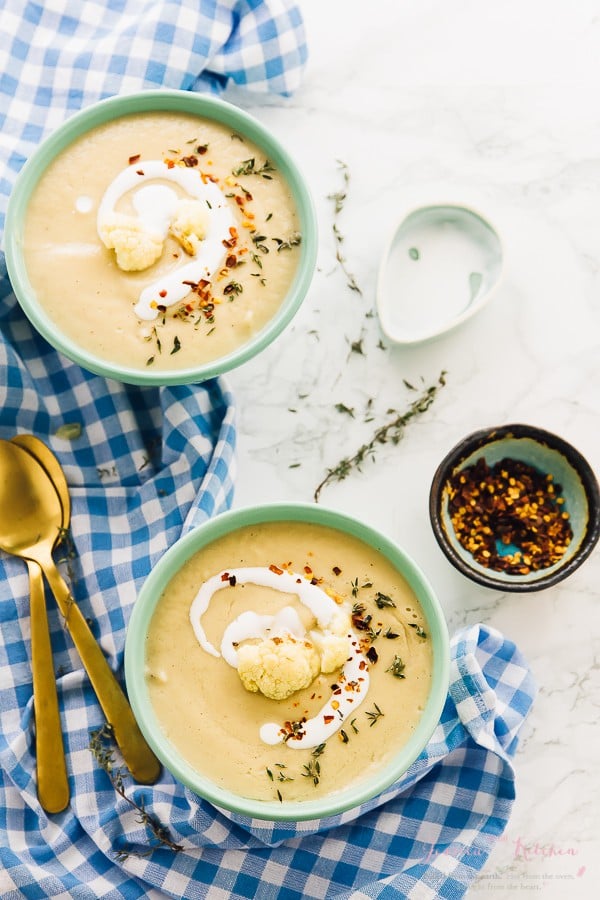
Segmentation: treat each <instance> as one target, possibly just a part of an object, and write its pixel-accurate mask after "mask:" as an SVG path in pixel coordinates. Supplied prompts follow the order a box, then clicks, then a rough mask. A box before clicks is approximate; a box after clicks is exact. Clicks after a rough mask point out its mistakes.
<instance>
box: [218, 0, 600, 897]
mask: <svg viewBox="0 0 600 900" xmlns="http://www.w3.org/2000/svg"><path fill="white" fill-rule="evenodd" d="M301 7H302V9H303V10H304V14H305V17H306V23H307V29H308V37H309V45H310V48H311V59H310V62H309V66H308V69H307V73H306V79H305V82H304V85H303V87H302V88H301V89H300V90H299V91H298V92H297V94H296V95H295V96H294V97H291V98H286V99H282V100H273V99H270V100H266V99H263V98H262V97H261V96H258V95H255V96H252V97H251V98H250V100H249V98H248V95H247V94H241V93H236V91H235V90H232V91H230V99H232V100H234V101H235V102H238V103H241V104H242V105H244V106H245V107H246V108H248V109H249V111H250V112H251V113H253V114H254V115H255V116H257V117H258V118H259V119H260V120H261V121H263V122H264V123H265V124H266V125H268V126H269V127H270V128H271V129H272V130H273V131H274V132H275V133H276V135H277V136H278V137H279V138H280V139H281V140H282V141H283V142H284V143H285V145H286V146H287V147H288V148H289V150H290V151H291V152H292V153H293V155H294V157H295V159H296V161H297V162H298V164H299V165H300V166H301V168H302V169H303V171H304V172H305V173H306V175H307V176H308V178H309V181H310V184H311V187H312V192H313V196H314V200H315V204H316V207H317V214H318V221H319V232H320V235H319V257H318V265H317V271H316V273H315V277H314V280H313V283H312V286H311V288H310V291H309V294H308V296H307V298H306V301H305V303H304V305H303V308H302V310H301V311H300V313H299V314H298V316H297V317H296V319H295V320H294V322H293V323H292V324H291V325H290V326H289V327H288V328H287V330H286V331H285V332H284V334H283V335H282V336H280V338H279V339H278V340H277V341H276V342H275V343H274V344H273V345H271V346H270V347H269V348H268V349H267V350H266V351H265V352H264V353H263V354H261V355H260V356H259V357H258V358H257V359H255V360H253V361H252V362H250V363H248V364H246V365H245V366H243V367H242V368H240V369H239V370H237V371H235V372H233V373H231V374H230V375H229V376H228V379H227V380H228V382H229V383H230V385H231V386H232V388H233V389H234V391H235V394H236V397H237V400H238V406H239V431H240V436H239V466H238V477H237V493H236V499H235V505H239V506H241V505H245V504H249V503H254V502H260V501H265V500H266V501H275V500H281V499H291V500H302V501H310V500H311V499H312V498H313V494H314V491H315V488H316V487H317V485H318V484H319V482H320V481H321V479H322V478H323V476H324V475H325V474H326V472H327V469H328V468H333V467H335V466H336V464H337V463H338V461H339V460H340V459H342V458H343V457H344V456H347V455H349V454H351V453H353V452H354V451H355V450H356V449H358V448H359V447H360V446H361V444H363V443H364V442H366V441H368V440H369V439H370V437H371V436H372V434H373V431H374V429H375V428H376V427H377V426H378V425H380V424H383V423H385V422H386V421H388V420H389V415H388V410H390V409H395V410H398V411H399V412H402V411H404V410H405V409H406V407H407V405H408V404H409V403H410V402H411V400H413V399H414V397H415V392H414V391H412V390H411V389H410V388H408V387H407V385H406V382H408V383H410V384H412V385H414V386H415V387H416V388H417V389H420V388H421V386H422V385H429V384H432V383H435V382H436V381H437V379H438V376H439V374H440V372H441V371H442V370H445V371H447V384H446V387H444V388H443V390H441V391H440V392H439V395H438V396H437V398H436V400H435V402H434V404H433V405H432V407H431V408H430V410H429V411H428V412H427V413H425V414H424V415H423V416H420V417H419V418H418V419H416V420H415V421H413V422H412V423H410V424H409V425H408V427H407V428H406V431H405V434H404V437H403V438H402V440H401V441H400V442H399V443H398V444H397V445H393V444H391V443H387V444H383V445H380V446H379V447H378V448H377V450H376V453H375V457H374V459H373V460H367V461H366V462H365V463H364V465H363V467H362V471H361V472H357V471H353V472H352V474H351V475H350V476H349V477H348V478H347V479H346V480H344V481H342V482H339V483H335V484H328V485H326V486H325V487H324V488H323V490H322V493H321V496H320V502H321V503H322V504H323V505H328V506H331V507H333V508H335V509H338V510H340V511H342V512H350V513H354V514H357V515H359V516H361V517H362V518H363V519H364V520H365V521H367V522H369V523H370V524H372V525H374V526H375V527H377V528H379V529H380V530H382V531H384V532H386V533H387V534H389V535H390V536H391V537H392V538H393V539H395V540H397V541H398V542H399V543H400V544H401V545H402V546H403V547H404V548H405V549H406V550H407V552H408V553H410V554H411V555H412V556H413V557H414V558H415V559H416V560H417V562H418V563H419V564H420V565H421V567H422V568H423V569H424V570H425V572H426V573H427V575H428V577H429V578H430V580H431V582H432V583H433V586H434V588H435V589H436V591H437V592H438V594H439V596H440V599H441V601H442V604H443V606H444V609H445V612H446V615H447V619H448V622H449V626H450V629H451V630H454V629H456V628H458V627H460V626H462V625H465V624H469V623H474V622H485V623H489V624H490V625H493V626H495V627H497V628H498V629H500V630H501V631H502V632H504V633H505V634H506V635H507V636H509V637H510V638H512V639H513V640H514V641H515V642H516V643H517V644H518V646H519V647H520V649H521V650H522V651H523V653H524V654H525V656H526V657H527V659H528V661H529V662H530V664H531V667H532V669H533V672H534V675H535V677H536V679H537V682H538V685H539V696H538V699H537V701H536V704H535V706H534V709H533V711H532V713H531V715H530V717H529V719H528V721H527V723H526V725H525V728H524V731H523V733H522V740H521V744H520V748H519V751H518V753H517V757H516V762H515V765H516V771H517V800H516V804H515V808H514V812H513V816H512V818H511V821H510V823H509V826H508V829H507V831H506V833H505V835H504V836H503V838H502V840H501V841H500V842H499V844H498V846H497V848H496V849H495V851H494V853H493V855H492V857H491V859H490V861H489V863H488V865H487V866H486V868H485V870H484V872H483V873H482V875H481V877H480V878H479V880H478V882H477V883H476V885H475V886H474V887H473V888H472V891H471V895H472V896H474V897H485V896H487V895H489V894H490V893H493V894H494V895H495V896H496V897H509V896H511V897H513V896H514V895H515V894H519V893H521V892H523V891H527V892H532V891H533V892H535V893H537V894H540V893H541V894H542V895H543V896H544V898H551V900H554V898H556V900H563V898H564V897H567V896H568V897H569V898H574V900H579V898H583V900H587V898H593V897H595V896H597V884H598V883H599V882H600V854H599V853H598V850H599V849H600V846H599V845H600V829H599V826H598V808H599V807H600V802H599V800H600V798H599V793H600V774H599V770H598V759H599V758H600V729H599V727H598V718H599V712H600V709H599V707H600V677H599V666H598V661H599V658H600V614H599V602H598V601H599V600H600V592H599V588H598V585H599V584H600V553H599V551H598V550H596V551H595V552H594V553H593V554H592V556H591V557H590V558H589V559H588V560H587V561H586V563H585V564H584V565H583V566H582V567H581V568H580V569H579V570H578V571H576V572H575V573H574V574H573V575H572V576H571V577H570V578H569V579H568V580H567V581H565V582H563V583H562V584H559V585H557V586H555V587H553V588H550V589H549V590H547V591H543V592H539V593H532V594H528V595H522V596H521V595H510V594H502V593H500V592H494V591H490V590H487V589H485V588H482V587H479V586H477V585H475V584H473V583H471V582H469V581H467V580H465V579H464V578H463V577H462V576H459V575H458V573H457V572H455V570H454V569H453V568H452V567H451V566H450V564H449V563H448V562H447V561H446V559H445V557H443V556H442V554H441V551H440V550H439V548H438V547H437V544H436V543H435V540H434V537H433V534H432V532H431V529H430V526H429V520H428V513H427V499H428V493H429V485H430V482H431V478H432V476H433V473H434V471H435V468H436V466H437V464H438V462H439V461H440V459H441V458H442V456H443V455H444V454H445V453H446V451H447V450H449V449H450V447H451V446H453V444H454V443H455V442H456V441H457V440H459V439H460V438H461V437H462V436H464V435H465V434H467V433H468V432H470V431H473V430H475V429H477V428H482V427H485V426H488V425H493V424H502V423H506V422H510V421H514V422H517V421H521V422H529V423H532V424H536V425H538V426H541V427H543V428H547V429H548V430H550V431H554V432H555V433H557V434H560V435H562V436H563V437H565V438H566V439H567V440H569V441H571V442H572V443H573V444H574V445H575V446H576V447H577V448H578V449H579V450H580V451H581V452H582V453H583V454H584V455H585V456H586V457H587V459H588V461H589V462H590V464H591V465H592V467H593V468H594V470H595V471H596V473H598V472H600V440H599V437H598V435H599V433H600V86H599V85H600V53H599V52H598V51H599V50H600V15H598V4H597V3H596V2H591V0H582V2H580V3H578V4H577V5H576V7H573V6H572V5H568V8H567V5H565V4H561V3H559V2H557V0H553V2H542V0H532V2H531V3H529V4H527V7H526V8H525V7H523V5H522V4H520V3H518V2H516V0H507V2H506V3H503V4H496V5H495V6H494V7H491V6H490V5H489V4H484V5H475V4H473V3H472V2H468V0H458V2H457V3H455V4H453V5H452V9H451V10H450V8H449V7H448V6H447V4H443V5H442V4H441V3H440V2H437V0H424V2H422V3H420V4H418V5H417V6H414V5H413V4H409V5H407V4H398V3H396V2H393V0H383V2H380V3H378V4H377V11H376V12H372V7H371V6H370V5H367V4H365V3H359V2H358V0H344V3H341V2H339V0H338V2H333V3H330V4H315V3H310V2H308V0H305V2H302V3H301ZM484 7H485V9H484ZM367 21H368V24H369V28H368V29H366V27H365V26H366V24H367ZM345 175H347V176H348V181H347V183H346V182H345V177H344V176H345ZM339 192H344V193H345V195H346V196H345V199H344V202H343V206H342V209H341V211H340V212H339V213H338V214H337V215H336V214H335V201H334V200H333V199H332V195H335V194H337V193H339ZM432 200H434V201H439V200H444V201H458V202H464V203H467V204H469V205H471V206H473V207H475V208H476V209H480V210H481V211H482V212H483V213H484V214H487V215H488V216H489V217H490V219H491V220H492V221H493V222H494V225H495V226H496V228H497V229H498V231H499V233H500V234H501V236H502V239H503V243H504V249H505V254H506V259H505V270H504V275H503V279H502V282H501V284H500V285H499V287H498V288H497V290H496V291H495V293H494V296H493V297H492V299H491V300H490V303H489V304H488V305H487V306H486V307H485V308H484V309H483V310H482V311H481V312H479V313H478V314H477V315H476V316H475V317H474V318H473V319H471V320H469V321H468V322H466V323H465V324H464V325H462V326H461V327H460V328H459V329H458V330H456V331H455V332H452V333H450V334H448V335H446V336H444V337H442V338H440V339H438V340H436V341H433V342H431V343H427V344H422V345H419V346H415V347H402V348H399V347H394V346H393V345H391V344H390V342H389V341H388V340H387V339H385V338H384V337H383V335H382V333H381V330H380V328H379V322H378V319H377V316H376V314H375V287H376V279H377V270H378V266H379V261H380V256H381V253H382V252H383V248H384V245H385V242H386V240H387V237H388V235H389V233H390V230H391V228H392V226H393V225H394V223H396V222H397V221H398V218H399V216H400V214H401V212H402V211H403V210H406V209H409V208H412V207H413V206H416V205H421V204H423V203H428V202H431V201H432ZM334 224H335V226H336V228H337V229H338V234H339V235H341V236H342V238H343V240H342V241H341V242H340V241H338V240H336V236H335V234H334ZM338 252H339V253H341V255H342V256H343V258H344V267H345V269H346V272H344V271H343V269H342V266H341V265H340V263H339V261H338V260H336V253H338ZM350 280H354V281H355V283H356V285H357V286H358V287H359V288H360V292H359V291H357V290H352V289H351V287H350V286H349V281H350ZM343 408H344V409H343Z"/></svg>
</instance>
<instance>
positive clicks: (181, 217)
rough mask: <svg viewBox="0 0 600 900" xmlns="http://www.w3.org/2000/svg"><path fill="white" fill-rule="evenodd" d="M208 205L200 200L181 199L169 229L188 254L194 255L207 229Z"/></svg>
mask: <svg viewBox="0 0 600 900" xmlns="http://www.w3.org/2000/svg"><path fill="white" fill-rule="evenodd" d="M208 215H209V214H208V207H207V206H206V203H203V202H202V201H200V200H182V201H181V202H180V203H179V205H178V207H177V212H176V213H175V215H174V217H173V219H172V221H171V225H170V228H169V231H170V232H171V234H172V235H173V237H174V238H175V240H176V241H177V242H178V243H179V244H180V245H181V246H182V247H183V249H184V250H185V252H186V253H188V254H189V255H190V256H195V255H196V253H197V252H198V247H199V246H200V241H201V240H202V239H203V238H204V237H205V236H206V231H207V229H208Z"/></svg>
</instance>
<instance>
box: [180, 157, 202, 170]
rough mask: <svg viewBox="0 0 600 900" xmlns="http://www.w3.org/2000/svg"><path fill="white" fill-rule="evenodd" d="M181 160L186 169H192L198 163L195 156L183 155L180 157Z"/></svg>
mask: <svg viewBox="0 0 600 900" xmlns="http://www.w3.org/2000/svg"><path fill="white" fill-rule="evenodd" d="M182 162H183V164H184V166H185V167H186V169H193V168H194V166H197V165H198V157H197V156H184V157H182Z"/></svg>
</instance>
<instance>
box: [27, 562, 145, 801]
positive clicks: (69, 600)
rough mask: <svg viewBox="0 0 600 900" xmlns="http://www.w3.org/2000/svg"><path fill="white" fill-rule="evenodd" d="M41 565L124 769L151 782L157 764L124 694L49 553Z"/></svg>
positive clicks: (142, 779) (135, 776)
mask: <svg viewBox="0 0 600 900" xmlns="http://www.w3.org/2000/svg"><path fill="white" fill-rule="evenodd" d="M40 564H41V565H42V569H43V570H44V574H45V576H46V578H47V580H48V584H49V585H50V588H51V589H52V593H53V594H54V597H55V599H56V602H57V604H58V608H59V610H60V612H61V614H62V616H63V618H64V621H65V625H66V627H67V629H68V631H69V633H70V635H71V638H72V640H73V643H74V644H75V647H76V649H77V652H78V653H79V656H80V657H81V661H82V663H83V665H84V667H85V669H86V671H87V673H88V676H89V679H90V681H91V683H92V687H93V688H94V690H95V692H96V696H97V697H98V701H99V703H100V706H101V707H102V710H103V712H104V715H105V716H106V718H107V721H108V722H109V724H110V725H111V726H112V729H113V735H114V739H115V741H116V743H117V744H118V746H119V749H120V751H121V754H122V756H123V759H124V761H125V764H126V765H127V768H128V769H129V771H130V772H131V774H132V776H133V777H134V778H135V780H136V781H139V782H141V783H142V784H153V782H155V781H156V779H157V778H158V776H159V774H160V763H159V762H158V760H157V758H156V757H155V755H154V753H153V752H152V750H151V749H150V747H149V746H148V744H147V743H146V740H145V738H144V736H143V735H142V732H141V731H140V728H139V725H138V724H137V722H136V720H135V718H134V715H133V711H132V709H131V707H130V705H129V702H128V700H127V698H126V697H125V694H124V693H123V691H122V689H121V687H120V685H119V683H118V682H117V679H116V678H115V676H114V674H113V672H112V670H111V669H110V667H109V665H108V663H107V661H106V658H105V656H104V654H103V652H102V650H101V649H100V646H99V644H98V643H97V641H96V639H95V638H94V636H93V634H92V632H91V631H90V629H89V626H88V623H87V622H86V620H85V617H84V615H83V613H82V612H81V610H80V609H79V607H78V606H77V604H76V603H75V602H74V600H73V597H72V596H71V592H70V591H69V588H68V587H67V585H66V584H65V581H64V579H63V578H62V576H61V574H60V572H59V571H58V569H57V568H56V566H55V565H54V562H53V560H52V558H51V557H50V556H48V558H46V559H44V560H43V561H42V560H40Z"/></svg>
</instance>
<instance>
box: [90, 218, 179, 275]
mask: <svg viewBox="0 0 600 900" xmlns="http://www.w3.org/2000/svg"><path fill="white" fill-rule="evenodd" d="M100 238H101V240H102V242H103V243H104V244H105V246H106V247H107V248H108V249H109V250H114V251H115V255H116V260H117V265H118V267H119V268H120V269H123V271H124V272H140V271H142V270H143V269H147V268H148V267H149V266H151V265H152V264H153V263H155V262H156V260H157V259H158V258H159V256H160V255H161V253H162V251H163V239H162V236H161V235H160V234H158V232H156V231H149V230H148V229H147V228H145V227H144V225H143V223H142V222H140V220H139V219H136V218H135V216H127V215H125V214H124V213H113V214H112V215H111V216H109V217H107V218H106V220H105V221H104V222H103V223H102V226H101V227H100Z"/></svg>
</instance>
